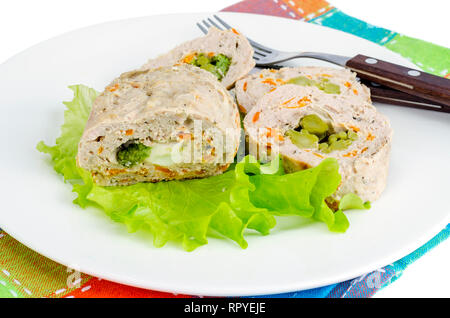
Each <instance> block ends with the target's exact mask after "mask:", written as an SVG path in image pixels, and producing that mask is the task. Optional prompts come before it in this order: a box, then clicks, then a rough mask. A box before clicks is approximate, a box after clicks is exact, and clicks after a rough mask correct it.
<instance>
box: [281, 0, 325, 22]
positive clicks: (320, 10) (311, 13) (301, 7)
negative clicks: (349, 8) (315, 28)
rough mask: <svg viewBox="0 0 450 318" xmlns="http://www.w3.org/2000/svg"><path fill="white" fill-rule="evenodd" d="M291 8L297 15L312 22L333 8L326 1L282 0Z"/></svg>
mask: <svg viewBox="0 0 450 318" xmlns="http://www.w3.org/2000/svg"><path fill="white" fill-rule="evenodd" d="M280 2H284V3H285V4H286V6H288V7H290V8H291V9H292V10H293V11H294V12H295V14H298V15H299V16H301V17H304V18H306V19H307V20H310V19H312V18H314V17H316V16H319V15H322V14H324V13H325V12H328V11H330V10H331V9H332V8H333V7H332V6H330V4H329V3H328V2H327V1H325V0H281V1H280Z"/></svg>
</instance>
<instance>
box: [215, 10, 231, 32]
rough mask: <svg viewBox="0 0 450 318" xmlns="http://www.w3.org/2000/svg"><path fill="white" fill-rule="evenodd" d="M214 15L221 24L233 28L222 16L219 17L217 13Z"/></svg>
mask: <svg viewBox="0 0 450 318" xmlns="http://www.w3.org/2000/svg"><path fill="white" fill-rule="evenodd" d="M213 17H214V18H215V19H216V20H217V21H219V22H220V24H222V25H223V26H224V27H225V28H227V29H232V27H231V25H229V24H228V23H226V22H225V21H223V20H222V19H221V18H219V17H218V16H217V15H215V14H214V15H213Z"/></svg>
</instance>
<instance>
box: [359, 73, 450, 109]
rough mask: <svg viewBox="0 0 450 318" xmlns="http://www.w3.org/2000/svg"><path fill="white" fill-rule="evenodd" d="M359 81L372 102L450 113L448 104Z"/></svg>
mask: <svg viewBox="0 0 450 318" xmlns="http://www.w3.org/2000/svg"><path fill="white" fill-rule="evenodd" d="M361 83H362V84H364V85H366V86H367V87H368V88H369V89H370V95H371V99H372V101H374V102H380V103H383V104H391V105H399V106H405V107H411V108H419V109H426V110H434V111H437V112H443V113H450V106H446V105H444V104H441V103H437V102H434V101H430V100H427V99H424V98H422V97H418V96H414V95H410V94H407V93H404V92H401V91H398V90H395V89H392V88H389V87H386V86H383V85H380V84H378V83H374V82H371V81H367V80H361Z"/></svg>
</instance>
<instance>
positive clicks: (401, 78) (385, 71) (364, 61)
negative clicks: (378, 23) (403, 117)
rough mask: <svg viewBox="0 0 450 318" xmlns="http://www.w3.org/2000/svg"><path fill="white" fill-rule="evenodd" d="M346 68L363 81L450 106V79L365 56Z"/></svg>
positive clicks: (359, 57)
mask: <svg viewBox="0 0 450 318" xmlns="http://www.w3.org/2000/svg"><path fill="white" fill-rule="evenodd" d="M346 66H347V67H348V68H350V69H351V70H353V71H354V72H356V73H357V74H358V76H359V77H360V78H362V79H366V80H369V81H372V82H376V83H379V84H382V85H384V86H387V87H390V88H393V89H396V90H399V91H402V92H405V93H407V94H410V95H413V96H418V97H421V98H423V99H426V100H431V101H434V102H437V103H439V104H442V105H446V106H450V79H447V78H444V77H439V76H435V75H431V74H428V73H425V72H422V71H418V70H414V69H411V68H408V67H404V66H400V65H397V64H393V63H389V62H386V61H382V60H380V59H376V58H373V57H369V56H365V55H357V56H355V57H353V58H351V59H350V60H348V61H347V63H346Z"/></svg>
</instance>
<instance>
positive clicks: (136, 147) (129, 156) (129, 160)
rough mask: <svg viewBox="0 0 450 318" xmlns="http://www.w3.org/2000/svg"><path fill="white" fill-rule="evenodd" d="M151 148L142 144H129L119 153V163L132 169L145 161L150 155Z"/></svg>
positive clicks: (123, 146)
mask: <svg viewBox="0 0 450 318" xmlns="http://www.w3.org/2000/svg"><path fill="white" fill-rule="evenodd" d="M150 150H151V147H147V146H145V145H144V144H141V143H127V144H124V145H122V146H121V147H120V149H119V151H118V152H117V155H116V158H117V162H118V163H120V164H121V165H122V166H124V167H127V168H130V167H132V166H134V165H136V164H138V163H141V162H142V161H144V160H145V159H146V158H147V157H148V156H149V155H150Z"/></svg>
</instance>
